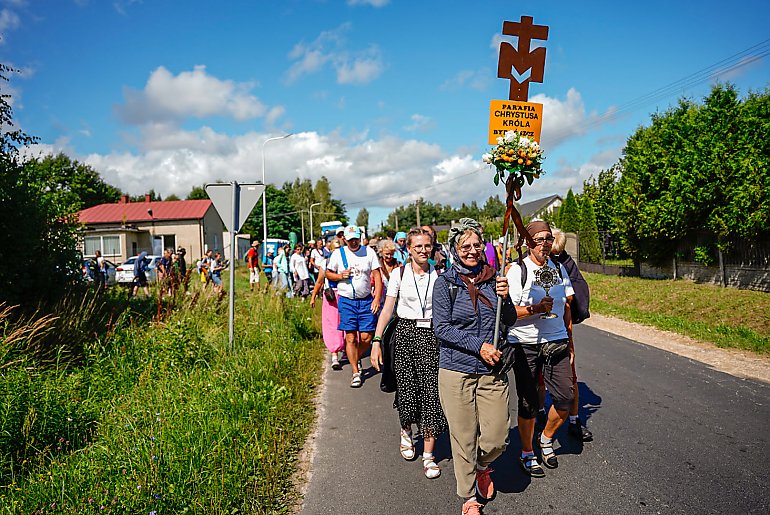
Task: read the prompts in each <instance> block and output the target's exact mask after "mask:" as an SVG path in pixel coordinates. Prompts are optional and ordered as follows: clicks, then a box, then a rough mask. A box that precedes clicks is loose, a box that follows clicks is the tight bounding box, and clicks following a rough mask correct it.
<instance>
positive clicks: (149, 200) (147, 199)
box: [144, 193, 152, 202]
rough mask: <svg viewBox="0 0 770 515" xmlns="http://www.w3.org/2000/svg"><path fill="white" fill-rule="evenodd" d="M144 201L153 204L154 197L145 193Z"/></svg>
mask: <svg viewBox="0 0 770 515" xmlns="http://www.w3.org/2000/svg"><path fill="white" fill-rule="evenodd" d="M144 201H145V202H152V195H150V194H149V193H145V194H144Z"/></svg>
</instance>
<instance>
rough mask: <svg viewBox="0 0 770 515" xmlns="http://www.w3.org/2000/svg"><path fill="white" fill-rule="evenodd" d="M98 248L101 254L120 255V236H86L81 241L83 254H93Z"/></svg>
mask: <svg viewBox="0 0 770 515" xmlns="http://www.w3.org/2000/svg"><path fill="white" fill-rule="evenodd" d="M97 250H100V251H101V252H102V255H103V256H119V255H120V236H118V235H106V236H86V237H85V238H84V241H83V254H85V255H86V256H93V255H94V254H96V251H97Z"/></svg>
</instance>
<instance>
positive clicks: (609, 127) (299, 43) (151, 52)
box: [0, 0, 770, 227]
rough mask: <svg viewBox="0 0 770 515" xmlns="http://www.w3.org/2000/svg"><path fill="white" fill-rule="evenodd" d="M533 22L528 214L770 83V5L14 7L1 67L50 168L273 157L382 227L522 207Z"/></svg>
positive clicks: (171, 166)
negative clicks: (54, 157) (687, 104)
mask: <svg viewBox="0 0 770 515" xmlns="http://www.w3.org/2000/svg"><path fill="white" fill-rule="evenodd" d="M522 15H528V16H532V17H533V18H534V22H535V23H536V24H540V25H548V26H549V27H550V31H549V37H548V40H547V41H544V42H538V46H544V47H545V48H546V64H545V75H544V80H543V83H542V84H538V83H533V84H531V85H530V88H529V95H530V101H532V102H540V103H542V104H543V105H544V109H543V133H542V140H541V146H542V147H543V149H544V150H545V153H546V161H545V163H544V168H545V170H546V174H545V175H544V176H543V177H542V178H540V179H539V180H537V181H536V182H535V183H534V184H533V185H532V186H529V187H527V188H525V190H524V192H523V197H522V202H528V201H531V200H536V199H538V198H542V197H544V196H547V195H551V194H559V195H564V194H566V192H567V190H568V189H569V188H573V190H574V191H576V192H578V191H580V190H581V189H582V184H583V181H584V180H586V179H588V178H589V177H591V176H592V175H593V176H596V175H597V174H598V172H599V171H600V170H602V169H605V168H608V167H610V166H611V165H612V164H614V163H616V162H617V161H618V159H619V158H620V156H621V153H622V149H623V146H624V144H625V142H626V140H627V138H628V137H629V136H630V135H631V134H632V133H633V132H634V130H636V129H637V128H638V127H639V126H641V125H646V124H648V123H649V120H650V115H651V114H652V113H655V112H662V111H665V110H666V109H668V108H669V107H671V106H672V105H675V104H676V102H677V100H678V99H679V98H681V97H688V98H692V99H695V100H700V99H702V98H703V96H705V95H706V94H708V91H709V89H710V88H711V87H712V86H713V85H714V84H715V83H716V82H718V81H721V82H724V81H730V82H732V83H733V84H735V85H736V87H737V88H738V89H739V91H740V92H741V93H742V94H746V93H747V92H748V91H751V90H753V91H759V90H764V89H765V88H766V87H767V85H768V81H769V80H770V67H769V66H768V57H767V56H765V55H764V54H766V53H768V52H770V41H769V40H770V29H769V28H768V27H770V2H767V1H766V0H746V1H743V2H740V3H739V4H735V5H734V6H733V7H730V6H729V5H727V4H725V3H724V2H722V1H719V2H718V1H712V0H702V1H697V2H696V1H683V2H671V1H666V2H662V1H657V0H651V1H647V2H617V1H594V2H542V1H537V2H535V1H518V2H510V1H506V2H504V1H483V0H479V1H476V2H469V1H467V0H465V1H459V0H444V1H440V2H439V1H428V0H425V1H419V2H417V1H414V0H409V1H405V0H283V1H277V2H276V1H272V2H268V1H261V0H249V1H247V0H232V1H228V2H212V1H203V0H184V1H182V0H178V1H174V0H39V1H36V0H0V35H1V37H2V39H0V62H3V63H5V64H8V65H11V66H14V67H15V68H17V69H18V70H20V72H19V73H18V74H15V75H14V76H12V77H11V80H10V82H9V83H7V84H6V83H3V84H0V91H2V93H4V94H10V95H11V98H12V103H13V107H14V115H15V121H16V123H17V124H18V125H19V126H20V127H21V128H22V129H24V130H25V131H26V132H27V133H29V134H31V135H35V136H37V137H39V138H40V142H39V144H38V145H36V146H35V147H34V148H33V149H30V152H31V153H32V154H33V155H42V154H46V153H56V152H65V153H66V154H68V155H69V156H70V157H72V158H74V159H77V160H79V161H81V162H85V163H88V164H89V165H91V166H92V167H94V168H95V169H96V170H97V171H98V172H99V173H100V174H101V175H102V176H103V177H104V179H105V180H106V181H107V182H109V183H111V184H113V185H115V186H118V187H119V188H121V189H122V190H124V191H126V192H128V193H130V194H133V195H136V194H141V193H145V192H147V191H149V190H150V189H154V190H155V191H156V192H159V193H160V194H161V195H163V196H166V195H169V194H172V193H173V194H176V195H178V196H180V197H182V198H184V196H185V195H186V194H187V193H188V192H189V191H190V189H191V188H192V187H193V186H195V185H200V184H203V183H206V182H214V181H216V180H224V181H231V180H237V181H239V182H256V181H260V180H262V171H263V170H262V160H263V157H264V163H265V170H264V172H265V180H266V182H268V183H272V184H275V185H278V186H280V185H281V184H282V183H283V182H284V181H293V180H294V179H296V178H300V179H310V180H312V181H313V182H315V181H316V180H317V179H318V178H319V177H321V176H326V177H327V178H328V179H329V180H330V182H331V186H332V193H333V195H334V196H335V197H337V198H339V199H341V200H342V201H343V202H344V203H345V204H346V206H347V207H348V214H349V215H350V216H351V217H352V218H353V219H355V216H356V214H357V212H358V210H359V209H360V208H362V207H366V208H367V210H368V211H369V212H370V224H369V225H370V227H375V226H376V225H377V224H379V222H380V221H381V220H382V219H384V218H385V217H386V216H387V213H388V212H389V211H390V210H392V209H393V207H395V206H398V205H403V204H408V203H412V202H414V201H415V200H416V199H418V198H420V197H422V198H424V199H425V200H428V201H431V202H440V203H442V204H447V203H448V204H451V205H453V206H459V205H460V204H461V203H463V202H465V203H469V202H471V201H474V200H475V201H477V202H478V203H479V205H483V203H484V202H485V201H486V199H487V198H488V197H489V196H490V195H495V194H500V196H501V197H503V196H504V191H503V188H502V186H500V187H495V186H494V184H493V182H492V172H491V169H490V168H489V167H488V166H486V165H484V164H483V163H482V161H481V156H482V155H483V154H484V153H485V152H486V151H488V150H489V148H490V147H489V145H488V144H487V130H488V123H489V102H490V100H493V99H507V98H508V81H507V80H504V79H499V78H497V61H498V53H499V44H500V42H501V41H510V42H513V43H514V44H515V41H516V39H515V38H512V37H509V36H503V35H502V25H503V22H504V21H506V20H508V21H518V20H519V18H520V17H521V16H522ZM285 134H291V136H289V137H288V138H285V139H276V140H272V141H270V142H269V143H265V141H266V140H267V139H268V138H273V137H278V136H282V135H285ZM263 150H264V156H263ZM314 214H315V216H316V217H319V216H320V217H323V215H320V214H318V213H317V212H316V213H314Z"/></svg>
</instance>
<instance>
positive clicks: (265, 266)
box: [262, 244, 275, 293]
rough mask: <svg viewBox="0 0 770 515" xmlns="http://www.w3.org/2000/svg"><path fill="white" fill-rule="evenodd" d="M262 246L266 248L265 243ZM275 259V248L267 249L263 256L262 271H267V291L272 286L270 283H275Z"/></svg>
mask: <svg viewBox="0 0 770 515" xmlns="http://www.w3.org/2000/svg"><path fill="white" fill-rule="evenodd" d="M262 248H263V249H264V248H265V244H262ZM274 260H275V252H273V249H272V248H270V249H268V250H267V255H265V256H264V257H263V258H262V271H263V272H265V279H266V282H265V293H267V291H268V290H269V288H270V285H271V284H273V270H274V265H273V261H274Z"/></svg>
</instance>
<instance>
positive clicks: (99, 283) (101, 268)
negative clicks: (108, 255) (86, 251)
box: [94, 250, 107, 291]
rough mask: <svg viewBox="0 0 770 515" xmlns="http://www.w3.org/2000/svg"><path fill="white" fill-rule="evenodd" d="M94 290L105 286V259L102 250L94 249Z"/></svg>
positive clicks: (99, 289)
mask: <svg viewBox="0 0 770 515" xmlns="http://www.w3.org/2000/svg"><path fill="white" fill-rule="evenodd" d="M95 254H96V274H95V275H96V277H95V278H94V280H95V281H96V290H97V291H101V290H103V289H105V288H106V287H107V260H106V259H104V257H103V256H102V251H101V250H97V251H96V253H95Z"/></svg>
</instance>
